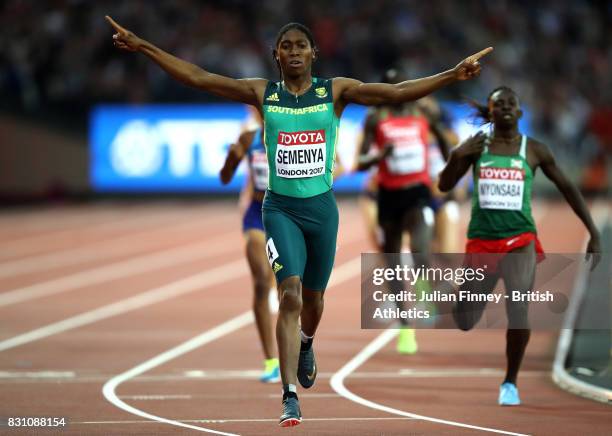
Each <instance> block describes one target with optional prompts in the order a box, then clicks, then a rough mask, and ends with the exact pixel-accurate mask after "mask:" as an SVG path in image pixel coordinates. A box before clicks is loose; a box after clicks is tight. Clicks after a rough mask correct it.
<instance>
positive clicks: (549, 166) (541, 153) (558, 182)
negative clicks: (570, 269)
mask: <svg viewBox="0 0 612 436" xmlns="http://www.w3.org/2000/svg"><path fill="white" fill-rule="evenodd" d="M534 145H535V147H534V150H535V152H536V155H537V157H538V161H539V165H540V167H541V168H542V172H543V173H544V174H545V175H546V177H548V178H549V179H550V181H551V182H553V183H554V184H555V186H556V187H557V189H559V192H561V194H563V197H565V200H566V201H567V203H568V204H569V205H570V207H571V208H572V210H573V211H574V213H575V214H576V215H577V216H578V218H580V221H582V222H583V223H584V226H585V227H586V228H587V230H588V231H589V234H590V235H591V238H590V240H589V243H588V244H587V250H586V251H587V260H588V258H589V257H590V256H592V257H593V264H592V265H591V270H593V269H594V268H595V267H596V266H597V264H598V263H599V260H600V258H601V242H600V239H599V232H598V231H597V227H595V224H594V223H593V219H592V218H591V214H590V213H589V209H588V208H587V205H586V203H585V201H584V198H583V197H582V194H580V191H579V190H578V188H577V187H576V185H574V184H573V183H572V182H571V181H570V180H569V179H568V178H567V177H566V176H565V173H564V172H563V171H562V170H561V168H559V166H558V165H557V162H556V161H555V157H554V156H553V154H552V152H551V151H550V149H549V148H548V147H547V146H546V145H544V144H542V143H539V142H535V141H534Z"/></svg>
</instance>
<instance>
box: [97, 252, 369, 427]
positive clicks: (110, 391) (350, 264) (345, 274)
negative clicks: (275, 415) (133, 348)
mask: <svg viewBox="0 0 612 436" xmlns="http://www.w3.org/2000/svg"><path fill="white" fill-rule="evenodd" d="M360 271H361V256H357V257H355V258H353V259H351V260H349V261H347V262H345V263H344V264H342V265H341V266H339V267H337V268H335V269H334V270H333V274H332V277H331V279H330V281H329V285H328V287H327V288H328V289H330V288H332V287H334V286H337V285H339V284H341V283H343V282H345V281H347V280H349V279H351V278H352V277H354V276H356V275H358V274H359V272H360ZM253 320H254V317H253V313H252V311H250V310H249V311H247V312H244V313H243V314H241V315H238V316H237V317H235V318H232V319H230V320H229V321H226V322H224V323H223V324H220V325H218V326H217V327H214V328H212V329H210V330H207V331H205V332H204V333H202V334H200V335H198V336H196V337H194V338H192V339H189V340H188V341H186V342H183V343H182V344H180V345H177V346H176V347H174V348H171V349H170V350H167V351H165V352H163V353H161V354H159V355H157V356H155V357H153V358H151V359H149V360H147V361H146V362H143V363H141V364H140V365H137V366H135V367H134V368H132V369H130V370H128V371H126V372H123V373H121V374H119V375H117V376H115V377H113V378H111V379H110V380H109V381H107V382H106V383H105V384H104V387H103V388H102V393H103V394H104V397H106V399H107V400H108V401H109V402H111V403H112V404H114V405H115V406H117V407H118V408H120V409H123V410H125V411H126V412H129V413H132V414H134V415H137V416H141V417H143V418H148V419H152V420H154V421H159V422H163V423H166V424H170V425H176V426H179V427H187V428H191V429H194V430H198V431H202V432H207V433H215V434H221V435H231V434H232V433H223V432H220V431H216V430H211V429H208V428H204V427H198V426H193V425H189V424H185V423H184V422H181V421H175V420H172V419H167V418H163V417H161V416H157V415H152V414H150V413H147V412H145V411H143V410H140V409H137V408H135V407H133V406H130V405H129V404H127V403H126V402H124V401H122V400H121V399H120V398H119V397H118V396H117V394H116V392H115V391H116V389H117V387H118V386H119V385H120V384H121V383H124V382H126V381H128V380H130V379H133V378H134V377H137V376H139V375H141V374H143V373H145V372H146V371H150V370H151V369H153V368H155V367H157V366H159V365H162V364H164V363H166V362H168V361H170V360H172V359H175V358H177V357H179V356H181V355H183V354H185V353H188V352H190V351H192V350H195V349H196V348H198V347H201V346H202V345H205V344H207V343H209V342H212V341H214V340H216V339H219V338H221V337H223V336H226V335H228V334H230V333H232V332H234V331H236V330H238V329H241V328H242V327H244V326H246V325H248V324H251V323H252V322H253ZM275 421H276V420H275ZM199 422H202V421H199ZM211 422H216V421H211Z"/></svg>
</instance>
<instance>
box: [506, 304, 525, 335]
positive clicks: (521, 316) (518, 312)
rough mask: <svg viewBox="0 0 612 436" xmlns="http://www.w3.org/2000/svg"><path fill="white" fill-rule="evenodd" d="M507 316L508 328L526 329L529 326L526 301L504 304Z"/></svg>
mask: <svg viewBox="0 0 612 436" xmlns="http://www.w3.org/2000/svg"><path fill="white" fill-rule="evenodd" d="M506 307H507V309H506V311H507V316H508V328H509V329H512V330H516V329H528V328H529V304H528V303H526V302H517V301H514V302H509V303H508V305H507V306H506Z"/></svg>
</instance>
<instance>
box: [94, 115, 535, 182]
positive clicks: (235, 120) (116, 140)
mask: <svg viewBox="0 0 612 436" xmlns="http://www.w3.org/2000/svg"><path fill="white" fill-rule="evenodd" d="M444 107H445V109H446V110H447V112H448V113H449V114H450V116H451V118H452V120H453V127H454V128H455V130H456V131H457V133H458V134H459V137H461V138H464V137H466V136H467V135H468V134H471V133H473V132H474V131H475V130H476V129H477V128H478V126H475V125H474V123H473V122H471V121H469V120H468V115H469V109H468V108H467V107H466V106H465V105H456V104H450V105H446V104H445V105H444ZM366 110H367V109H366V108H364V107H360V106H353V105H351V106H349V107H347V108H346V110H345V112H344V114H343V116H342V121H341V123H340V132H339V137H338V144H337V154H338V158H339V160H340V162H341V164H342V166H343V167H344V168H345V170H346V172H345V174H344V175H342V176H341V177H339V178H337V179H336V181H335V182H334V189H335V190H336V191H337V192H359V191H361V190H362V188H363V185H364V183H365V178H366V177H367V173H351V172H350V169H351V168H352V167H353V165H354V161H355V157H356V148H357V147H358V146H359V143H360V140H361V137H362V128H363V121H364V118H365V115H366ZM250 118H251V114H250V112H249V110H248V109H247V107H246V106H244V105H241V104H199V105H142V106H128V105H101V106H97V107H96V108H95V109H94V110H93V111H92V113H91V118H90V132H89V136H90V180H91V184H92V187H93V189H94V190H95V191H97V192H116V193H129V192H131V193H156V192H159V193H163V192H202V193H212V192H215V193H222V192H237V191H239V190H240V189H241V187H242V186H243V185H244V184H245V177H246V169H245V165H244V164H243V165H241V166H240V167H239V168H238V170H237V172H236V175H235V176H234V179H233V180H232V181H231V182H230V183H229V184H228V185H226V186H223V185H222V184H221V182H220V180H219V170H220V169H221V167H222V166H223V162H224V161H225V156H226V155H227V152H228V149H229V146H230V145H231V144H232V143H233V142H235V141H236V140H237V139H238V136H239V135H240V133H241V131H242V130H243V129H245V128H250V126H252V124H253V122H254V121H253V120H252V119H250ZM525 127H526V126H523V125H522V128H525Z"/></svg>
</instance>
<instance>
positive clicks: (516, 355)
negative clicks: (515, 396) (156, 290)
mask: <svg viewBox="0 0 612 436" xmlns="http://www.w3.org/2000/svg"><path fill="white" fill-rule="evenodd" d="M500 266H501V269H502V273H503V277H504V284H505V286H506V292H507V293H510V292H512V291H521V292H529V291H531V290H532V288H533V283H534V280H535V267H536V252H535V244H534V243H533V242H531V243H530V244H529V245H526V246H524V247H520V248H518V249H516V250H514V251H512V253H511V254H510V255H508V256H506V257H505V258H504V259H503V260H502V262H501V265H500ZM506 314H507V315H508V330H507V332H506V359H507V369H506V377H505V379H504V383H506V382H508V383H512V384H514V385H516V379H517V376H518V372H519V369H520V367H521V362H522V361H523V356H524V355H525V349H526V348H527V343H528V342H529V337H530V335H531V330H530V329H529V303H528V302H526V301H525V302H519V301H513V300H512V298H508V299H506Z"/></svg>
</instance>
